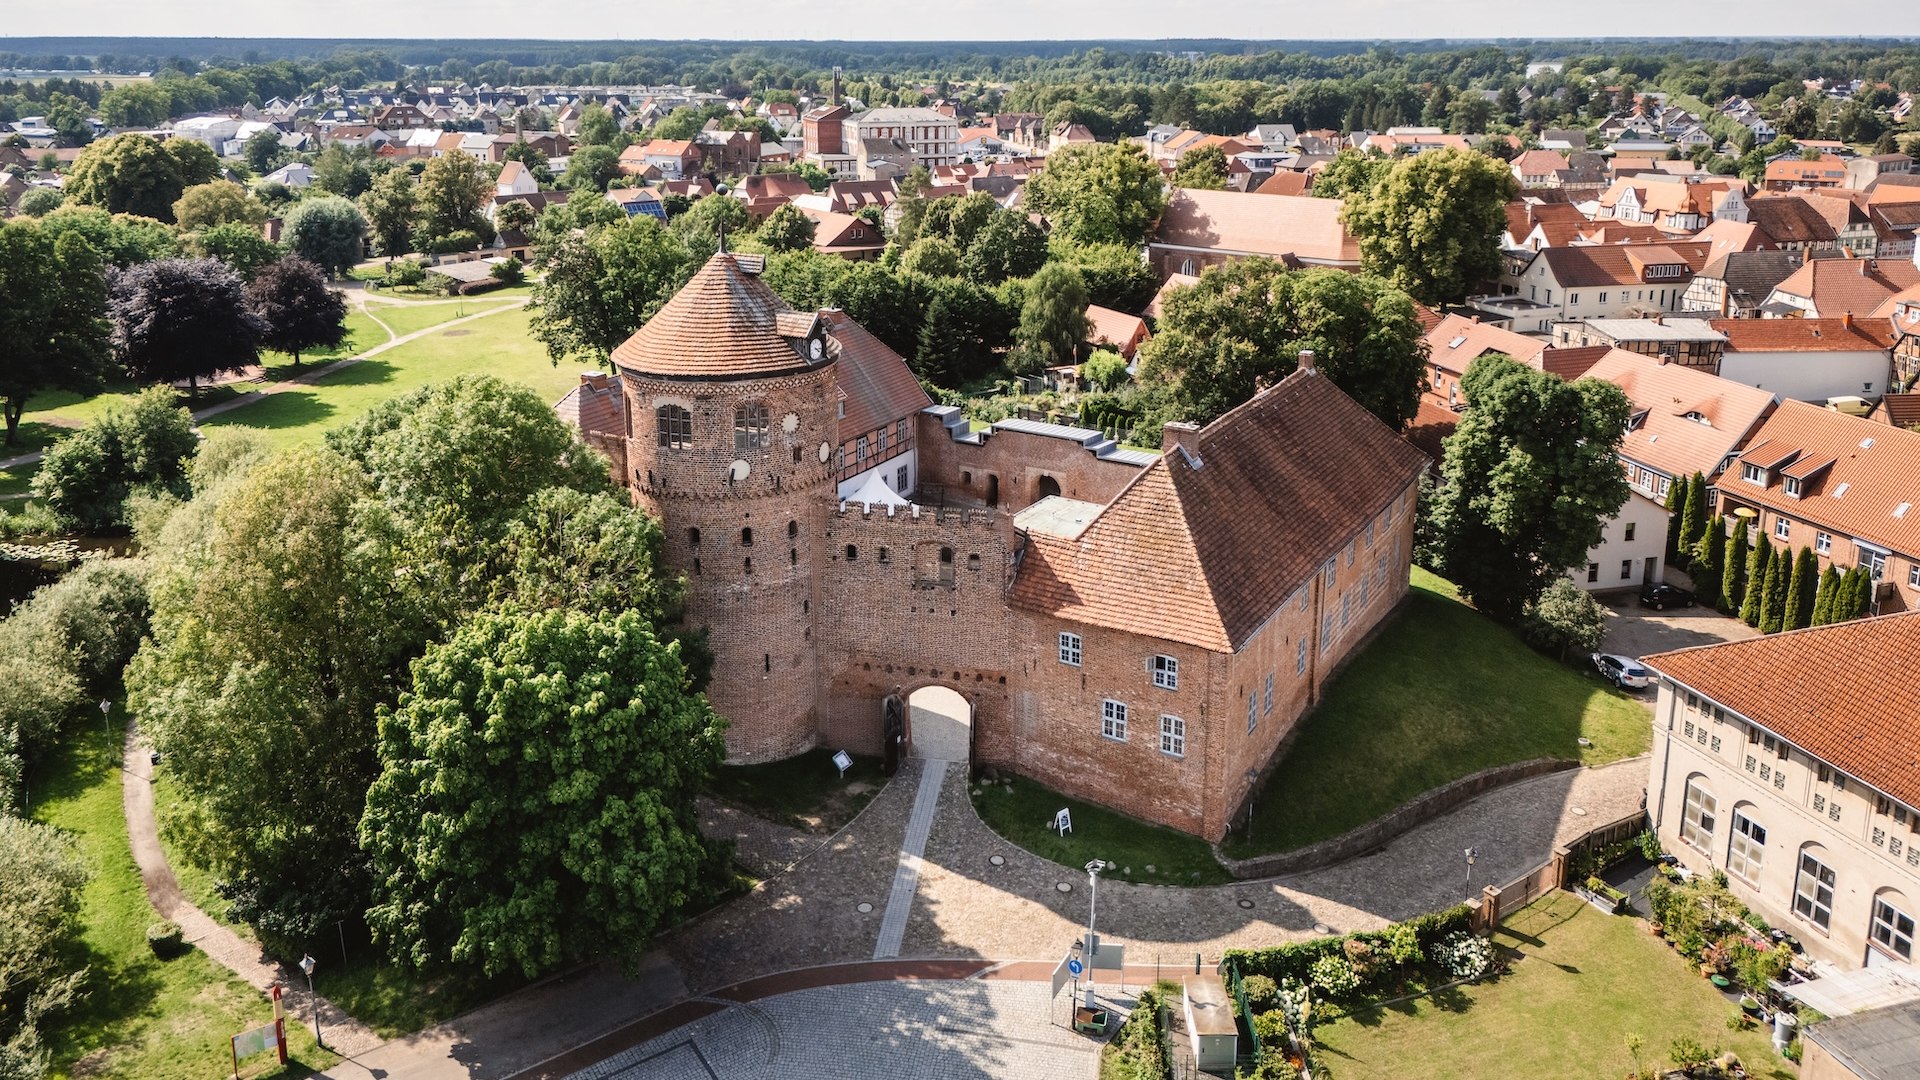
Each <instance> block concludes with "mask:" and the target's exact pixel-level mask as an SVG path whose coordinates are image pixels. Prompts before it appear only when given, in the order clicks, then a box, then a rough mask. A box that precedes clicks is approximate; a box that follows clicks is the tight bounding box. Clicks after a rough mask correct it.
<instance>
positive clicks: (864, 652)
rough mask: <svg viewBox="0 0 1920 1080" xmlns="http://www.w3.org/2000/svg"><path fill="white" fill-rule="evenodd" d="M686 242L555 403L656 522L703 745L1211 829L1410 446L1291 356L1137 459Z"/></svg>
mask: <svg viewBox="0 0 1920 1080" xmlns="http://www.w3.org/2000/svg"><path fill="white" fill-rule="evenodd" d="M760 265H761V263H760V260H759V259H757V258H755V257H753V256H747V255H734V254H729V253H726V252H722V253H720V254H717V255H715V256H714V257H713V258H712V259H711V260H709V261H708V262H707V263H706V265H705V266H703V267H702V268H701V269H700V270H699V271H698V272H697V273H696V274H695V275H694V276H693V278H692V280H690V281H689V282H688V283H687V285H686V286H685V287H684V288H683V289H681V291H680V292H679V293H678V294H676V295H675V296H674V297H673V299H672V300H670V301H668V302H667V304H666V305H664V306H663V307H662V308H661V310H660V312H659V313H658V314H656V315H655V316H654V317H653V318H652V319H651V320H649V321H648V322H647V324H646V325H645V326H644V327H642V328H641V329H640V330H639V331H638V332H636V333H635V334H634V335H633V336H632V337H631V338H629V339H628V340H627V341H626V342H625V343H623V344H622V345H620V346H619V347H618V348H616V349H615V350H614V351H613V357H612V359H613V366H614V368H615V372H616V374H615V375H613V376H607V375H600V374H593V375H588V376H585V377H584V378H583V382H582V384H581V385H580V386H579V387H577V388H576V389H575V390H574V391H573V392H571V393H570V394H568V396H567V398H566V399H565V400H563V401H562V402H561V403H560V406H559V410H560V412H561V413H562V415H563V416H565V417H566V418H568V419H569V420H571V421H573V422H574V423H575V424H577V425H578V427H579V428H580V431H581V434H582V437H583V438H585V439H586V440H587V441H588V442H589V443H591V444H592V445H594V446H596V447H598V448H600V449H601V450H603V451H604V452H605V453H606V454H607V455H608V457H609V458H610V459H611V461H612V462H613V467H614V469H615V472H616V474H617V475H618V476H619V477H621V478H622V480H623V482H624V483H625V484H626V486H627V487H628V489H629V491H630V492H631V493H632V496H633V498H634V499H635V501H636V502H637V503H639V504H640V505H642V506H645V507H646V508H647V509H648V510H649V511H651V512H652V513H654V514H656V515H657V516H658V517H659V519H660V521H661V522H662V525H663V527H664V529H665V532H666V561H667V563H668V565H669V566H670V567H671V568H672V569H674V570H675V571H678V572H681V573H683V574H685V575H686V581H687V619H688V622H689V623H690V624H691V625H695V626H704V627H706V628H708V631H709V635H710V636H709V644H710V646H711V648H712V651H713V656H714V670H713V677H712V681H711V684H710V685H709V688H708V691H707V692H708V696H709V698H710V699H711V700H712V702H713V705H714V707H715V708H716V709H717V710H718V711H719V712H720V713H721V714H723V715H724V716H726V717H727V718H728V720H729V721H730V727H729V729H728V732H727V748H728V753H729V756H730V757H731V758H732V759H733V760H735V761H742V762H754V761H768V760H775V759H778V758H783V757H787V756H790V755H793V754H796V753H800V752H802V751H805V750H807V749H809V748H811V747H814V746H817V745H821V744H825V745H830V746H832V747H834V748H836V749H840V748H844V749H847V750H851V751H854V752H856V753H869V754H879V753H884V752H887V751H888V749H889V746H890V745H891V746H892V747H893V748H895V749H905V750H907V751H908V752H911V751H912V749H913V747H914V735H913V731H912V719H911V710H909V709H907V708H906V702H907V700H908V698H910V697H911V696H912V695H913V694H914V693H915V691H917V690H920V689H922V688H925V687H928V686H932V685H939V686H946V687H949V688H951V689H953V690H955V691H957V692H958V693H959V694H960V695H961V696H962V697H964V698H965V699H966V700H967V702H968V704H969V705H970V706H971V709H972V717H971V729H970V739H971V748H970V752H969V756H970V758H971V762H972V764H974V765H976V766H980V765H995V766H1000V767H1004V768H1009V769H1012V770H1013V771H1016V772H1019V773H1021V774H1023V775H1026V776H1029V777H1032V778H1033V779H1035V780H1038V781H1039V782H1041V783H1043V784H1046V785H1047V786H1049V787H1051V788H1053V789H1055V790H1058V791H1062V792H1066V793H1068V794H1071V795H1073V796H1075V797H1078V798H1084V799H1088V800H1091V801H1094V802H1099V803H1102V804H1105V805H1108V806H1111V807H1113V808H1115V809H1118V810H1120V811H1123V812H1125V813H1127V814H1130V815H1132V816H1134V817H1137V818H1142V819H1145V820H1148V821H1152V822H1156V823H1158V824H1162V825H1167V826H1170V827H1172V828H1176V829H1180V830H1182V831H1185V832H1189V833H1194V834H1198V835H1200V836H1204V837H1207V838H1209V839H1217V838H1219V837H1220V836H1221V835H1223V834H1224V833H1225V831H1226V828H1227V825H1228V823H1229V821H1230V820H1232V818H1233V815H1234V814H1235V813H1236V811H1237V810H1238V809H1240V808H1241V807H1242V806H1244V804H1245V800H1246V799H1247V798H1248V796H1249V795H1250V793H1251V792H1252V791H1253V790H1254V788H1255V785H1256V784H1257V783H1258V781H1259V779H1260V776H1261V774H1262V773H1263V772H1264V770H1265V769H1266V768H1267V767H1269V766H1270V765H1271V763H1272V762H1273V761H1274V760H1275V758H1276V757H1277V751H1279V750H1280V748H1281V747H1282V745H1283V742H1284V741H1285V739H1286V737H1287V735H1288V734H1289V733H1290V732H1291V731H1292V730H1293V728H1294V726H1295V724H1296V722H1297V721H1298V720H1299V718H1300V716H1301V715H1302V714H1303V713H1304V712H1305V711H1306V710H1307V709H1308V708H1309V707H1310V706H1311V705H1312V704H1313V702H1315V701H1316V700H1317V699H1318V697H1319V694H1320V690H1321V687H1322V685H1323V684H1324V682H1325V681H1326V679H1327V677H1328V676H1329V675H1330V673H1331V672H1333V671H1334V670H1336V669H1337V668H1338V667H1339V666H1340V665H1341V663H1342V662H1343V661H1344V660H1345V659H1346V658H1347V657H1348V656H1349V655H1350V654H1351V652H1352V651H1353V650H1354V649H1355V647H1356V646H1357V645H1358V644H1359V643H1360V642H1361V641H1363V640H1364V639H1365V638H1366V636H1367V634H1368V631H1369V630H1370V629H1371V628H1372V627H1373V626H1375V625H1376V624H1377V623H1378V622H1379V621H1380V620H1381V619H1383V618H1384V617H1385V616H1386V615H1387V614H1389V613H1390V612H1391V611H1392V610H1393V609H1394V607H1395V606H1396V605H1397V604H1398V602H1399V601H1400V599H1401V598H1402V597H1403V596H1404V595H1405V593H1406V590H1407V588H1408V572H1409V560H1410V557H1411V553H1412V540H1413V509H1414V498H1415V487H1416V484H1417V482H1418V479H1419V476H1420V474H1421V472H1422V471H1423V470H1424V468H1425V467H1426V458H1425V457H1424V455H1422V454H1421V453H1420V452H1419V451H1417V450H1415V449H1414V448H1413V447H1411V446H1410V445H1408V444H1407V443H1406V442H1405V441H1403V440H1402V439H1400V438H1399V437H1398V436H1397V435H1396V434H1394V433H1393V432H1392V431H1391V430H1389V429H1388V428H1387V427H1386V426H1385V425H1383V424H1381V423H1380V422H1379V421H1378V420H1377V419H1375V418H1374V417H1373V416H1372V414H1370V413H1368V412H1367V411H1366V410H1364V409H1362V408H1361V407H1360V406H1359V405H1357V404H1355V403H1354V402H1353V400H1352V399H1350V398H1348V397H1347V396H1346V395H1345V394H1344V393H1342V392H1341V391H1340V390H1339V389H1338V388H1337V387H1335V386H1334V385H1333V384H1332V383H1330V382H1329V381H1328V380H1327V379H1326V378H1325V377H1324V376H1322V375H1320V374H1319V373H1318V372H1317V371H1316V370H1314V368H1313V366H1312V364H1311V357H1310V356H1303V358H1302V359H1303V363H1302V365H1301V369H1300V370H1298V371H1296V372H1295V373H1294V374H1293V375H1291V376H1289V377H1288V378H1286V379H1285V380H1283V381H1281V382H1280V383H1278V384H1277V385H1275V386H1272V387H1269V388H1266V389H1264V390H1262V391H1261V392H1260V393H1259V394H1258V395H1257V396H1255V397H1254V398H1253V399H1252V400H1251V401H1248V402H1247V403H1245V404H1243V405H1241V406H1240V407H1239V408H1237V409H1235V410H1233V411H1232V412H1230V413H1228V414H1227V415H1225V416H1222V417H1220V418H1219V419H1217V420H1215V421H1214V422H1212V423H1211V424H1208V425H1207V426H1205V427H1204V428H1201V427H1195V426H1193V425H1188V424H1169V425H1167V428H1166V430H1165V432H1164V439H1163V446H1162V451H1161V453H1159V454H1153V453H1148V452H1143V451H1138V450H1130V449H1125V448H1122V447H1119V446H1117V445H1115V444H1114V443H1113V442H1112V441H1111V440H1109V439H1106V438H1104V437H1103V436H1102V435H1101V434H1100V433H1099V432H1095V431H1088V430H1082V429H1077V428H1069V427H1062V426H1059V425H1053V424H1043V423H1035V422H1031V421H1021V420H1008V421H1002V422H1000V423H998V424H994V425H992V426H991V427H990V428H988V429H987V430H983V431H976V430H973V428H972V425H971V424H969V423H968V422H967V420H966V419H965V418H964V417H963V416H962V415H961V414H960V411H959V410H958V409H955V408H952V407H940V406H934V405H933V404H932V402H931V401H930V400H929V399H928V397H927V396H926V394H925V392H924V391H923V390H922V389H921V388H920V385H919V383H918V382H917V381H916V380H915V378H914V376H913V374H912V372H911V371H909V370H908V368H907V365H906V363H905V362H904V361H903V360H902V359H901V358H900V357H899V356H898V355H897V354H895V353H894V352H893V351H892V350H891V349H889V348H887V346H886V345H884V344H883V343H882V342H880V341H879V340H878V339H876V338H874V337H873V336H872V335H871V334H869V333H867V331H866V330H864V329H863V328H861V327H860V325H859V324H858V323H856V322H854V321H853V320H852V319H850V318H848V317H847V316H846V315H845V314H844V313H843V312H840V311H836V310H825V311H817V312H802V311H794V310H792V309H790V308H789V307H788V306H787V305H786V304H784V303H783V302H781V300H780V299H779V298H778V297H777V296H775V295H774V293H773V291H772V290H771V289H769V288H768V287H767V286H766V285H765V284H764V283H763V282H761V281H760V280H759V278H758V276H757V275H758V271H759V268H760Z"/></svg>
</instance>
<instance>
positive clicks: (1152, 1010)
mask: <svg viewBox="0 0 1920 1080" xmlns="http://www.w3.org/2000/svg"><path fill="white" fill-rule="evenodd" d="M1166 996H1167V988H1166V986H1165V985H1164V984H1162V985H1157V986H1151V987H1148V988H1147V989H1145V990H1142V991H1140V997H1139V1000H1138V1001H1137V1002H1136V1003H1135V1004H1134V1006H1133V1011H1132V1012H1130V1013H1128V1014H1127V1019H1126V1022H1125V1023H1123V1024H1121V1025H1120V1030H1119V1031H1117V1032H1115V1033H1114V1036H1113V1041H1112V1042H1110V1043H1108V1044H1107V1047H1106V1050H1105V1052H1104V1053H1103V1054H1102V1055H1101V1058H1100V1080H1168V1078H1169V1077H1171V1076H1172V1075H1173V1050H1172V1048H1171V1047H1169V1046H1168V1045H1167V1035H1166V1032H1164V1031H1162V1030H1161V1029H1160V1010H1161V1009H1162V1008H1164V1007H1165V1006H1166Z"/></svg>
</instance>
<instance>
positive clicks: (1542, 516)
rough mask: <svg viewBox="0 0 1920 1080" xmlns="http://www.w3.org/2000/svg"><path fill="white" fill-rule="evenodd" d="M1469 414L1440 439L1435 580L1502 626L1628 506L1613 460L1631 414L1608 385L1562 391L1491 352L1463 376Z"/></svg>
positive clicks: (1585, 383)
mask: <svg viewBox="0 0 1920 1080" xmlns="http://www.w3.org/2000/svg"><path fill="white" fill-rule="evenodd" d="M1461 388H1462V390H1464V391H1465V392H1466V396H1467V400H1469V401H1471V402H1472V403H1473V407H1472V408H1470V409H1468V410H1467V411H1466V412H1465V413H1462V414H1461V417H1460V425H1459V427H1458V428H1456V429H1455V431H1454V433H1453V435H1451V436H1449V437H1448V439H1447V441H1446V457H1445V460H1444V461H1443V463H1442V465H1441V470H1440V475H1441V482H1440V485H1439V487H1438V489H1437V491H1436V493H1435V496H1434V500H1433V506H1432V511H1431V527H1432V529H1433V532H1434V535H1435V537H1436V539H1437V544H1438V550H1439V554H1440V562H1441V572H1442V573H1443V574H1445V575H1446V577H1447V578H1448V579H1450V580H1451V581H1453V582H1454V583H1455V584H1456V585H1458V586H1459V587H1460V591H1461V592H1462V593H1464V594H1465V595H1466V596H1467V597H1468V598H1469V599H1471V600H1472V601H1473V603H1474V606H1476V607H1478V608H1480V610H1482V611H1485V612H1486V613H1488V614H1489V615H1492V616H1494V617H1495V618H1498V619H1503V620H1506V621H1509V622H1511V621H1514V620H1516V619H1517V618H1518V617H1519V616H1520V614H1521V612H1522V611H1523V610H1524V609H1525V608H1526V606H1527V605H1528V604H1530V603H1531V602H1533V601H1534V600H1535V599H1536V598H1538V597H1539V596H1540V594H1541V592H1542V591H1543V590H1544V589H1545V588H1546V587H1547V586H1548V585H1549V584H1550V583H1552V581H1553V580H1554V579H1555V578H1557V577H1560V576H1561V575H1563V574H1565V573H1566V572H1567V570H1568V569H1570V568H1572V567H1574V566H1577V565H1581V564H1583V563H1584V562H1585V561H1586V558H1587V551H1588V549H1590V548H1592V547H1593V545H1595V544H1597V543H1599V542H1600V539H1601V535H1602V530H1603V528H1604V526H1605V523H1606V521H1607V519H1609V518H1611V517H1612V516H1613V515H1614V514H1616V513H1618V512H1619V509H1620V507H1621V505H1622V504H1624V503H1625V502H1626V501H1627V495H1628V488H1627V479H1626V475H1625V474H1624V473H1622V472H1621V471H1620V462H1619V460H1618V458H1616V457H1615V451H1616V450H1617V449H1618V448H1619V445H1620V439H1621V436H1622V433H1623V432H1625V431H1626V424H1627V415H1628V412H1629V409H1630V406H1629V404H1628V402H1627V396H1626V394H1624V393H1622V392H1621V390H1620V388H1619V387H1617V386H1614V385H1612V384H1611V383H1604V382H1601V381H1599V380H1597V379H1580V380H1578V381H1577V382H1572V383H1568V382H1566V381H1564V380H1562V379H1561V378H1560V377H1559V376H1558V375H1554V374H1551V373H1548V372H1544V371H1537V370H1535V369H1533V368H1530V367H1528V366H1526V365H1525V364H1522V363H1520V362H1518V361H1516V360H1513V359H1511V358H1509V357H1506V356H1502V355H1500V354H1498V353H1492V354H1489V355H1487V356H1482V357H1480V358H1479V359H1477V360H1475V361H1474V362H1473V363H1472V364H1470V365H1469V366H1468V367H1467V372H1466V375H1465V376H1464V377H1463V378H1462V379H1461Z"/></svg>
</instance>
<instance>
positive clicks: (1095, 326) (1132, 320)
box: [1087, 304, 1147, 350]
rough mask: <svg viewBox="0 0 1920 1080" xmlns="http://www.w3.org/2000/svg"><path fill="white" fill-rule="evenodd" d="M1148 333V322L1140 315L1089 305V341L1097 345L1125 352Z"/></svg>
mask: <svg viewBox="0 0 1920 1080" xmlns="http://www.w3.org/2000/svg"><path fill="white" fill-rule="evenodd" d="M1146 332H1147V324H1146V321H1145V320H1143V319H1142V318H1140V316H1138V315H1129V314H1127V313H1126V312H1124V311H1115V310H1113V309H1112V308H1104V307H1101V306H1100V305H1099V304H1088V305H1087V340H1088V341H1089V342H1092V343H1093V344H1095V345H1112V346H1114V347H1115V348H1117V349H1122V350H1125V349H1128V348H1131V347H1132V344H1133V342H1134V340H1135V339H1136V338H1137V337H1139V336H1140V335H1142V334H1145V333H1146Z"/></svg>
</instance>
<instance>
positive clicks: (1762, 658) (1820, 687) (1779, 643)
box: [1641, 612, 1920, 807]
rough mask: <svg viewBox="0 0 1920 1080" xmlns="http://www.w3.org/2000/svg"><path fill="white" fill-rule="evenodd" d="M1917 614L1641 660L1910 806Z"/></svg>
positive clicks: (1918, 797)
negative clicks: (1911, 669)
mask: <svg viewBox="0 0 1920 1080" xmlns="http://www.w3.org/2000/svg"><path fill="white" fill-rule="evenodd" d="M1915 655H1920V612H1908V613H1906V614H1901V615H1885V616H1881V617H1880V618H1877V619H1856V620H1854V621H1852V622H1844V623H1837V624H1834V625H1832V626H1814V627H1809V628H1807V629H1805V630H1794V631H1790V632H1788V633H1784V634H1769V635H1767V636H1766V637H1761V638H1753V639H1751V640H1748V641H1733V642H1726V643H1724V644H1719V645H1702V646H1698V647H1695V648H1691V649H1680V650H1678V651H1676V652H1666V653H1658V654H1656V655H1653V656H1648V657H1644V658H1642V661H1641V662H1642V663H1644V664H1646V665H1647V666H1649V667H1651V668H1653V669H1654V670H1655V671H1657V672H1659V673H1660V674H1662V675H1664V676H1666V677H1667V678H1669V679H1672V680H1673V681H1675V682H1677V683H1680V684H1681V685H1683V686H1685V687H1687V688H1688V689H1690V690H1694V691H1697V692H1699V693H1701V694H1704V695H1705V696H1707V697H1709V698H1711V699H1713V700H1714V701H1716V702H1718V703H1719V704H1721V705H1723V706H1725V707H1727V708H1729V709H1732V710H1733V711H1734V712H1736V713H1738V714H1740V715H1741V716H1742V717H1745V718H1746V719H1748V720H1751V721H1752V722H1753V723H1755V724H1758V725H1759V726H1761V727H1763V728H1765V729H1766V730H1767V731H1769V732H1772V733H1773V734H1775V735H1778V736H1779V737H1781V738H1783V739H1785V740H1787V742H1789V743H1792V744H1793V745H1794V746H1797V747H1799V748H1800V749H1802V750H1804V751H1806V752H1807V753H1809V754H1811V755H1813V756H1814V757H1815V758H1818V759H1819V760H1821V761H1824V762H1826V763H1828V764H1830V765H1832V766H1834V767H1835V768H1837V769H1839V770H1840V771H1841V772H1843V773H1845V774H1846V775H1848V776H1851V777H1854V778H1856V779H1859V780H1861V781H1863V782H1865V783H1866V784H1867V785H1868V786H1869V787H1871V788H1874V789H1875V790H1877V791H1881V792H1884V793H1886V794H1887V795H1890V796H1892V797H1893V798H1895V799H1897V800H1899V801H1900V802H1902V803H1904V804H1906V805H1907V806H1909V807H1920V694H1916V693H1914V691H1913V680H1912V672H1911V671H1910V670H1909V669H1910V668H1911V666H1912V662H1913V657H1914V656H1915Z"/></svg>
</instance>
